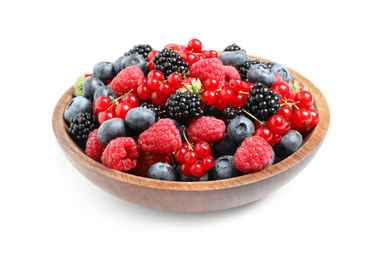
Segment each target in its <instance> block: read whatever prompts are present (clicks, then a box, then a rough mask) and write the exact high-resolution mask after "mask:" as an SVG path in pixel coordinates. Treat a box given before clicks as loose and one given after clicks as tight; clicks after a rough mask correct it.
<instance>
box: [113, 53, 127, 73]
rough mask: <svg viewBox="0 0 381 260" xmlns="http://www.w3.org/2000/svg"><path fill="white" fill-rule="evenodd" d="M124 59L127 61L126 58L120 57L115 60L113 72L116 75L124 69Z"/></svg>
mask: <svg viewBox="0 0 381 260" xmlns="http://www.w3.org/2000/svg"><path fill="white" fill-rule="evenodd" d="M126 59H127V56H121V57H118V58H117V59H116V61H115V62H114V71H115V73H116V74H118V73H119V72H121V71H122V70H124V69H125V68H126V67H125V63H126Z"/></svg>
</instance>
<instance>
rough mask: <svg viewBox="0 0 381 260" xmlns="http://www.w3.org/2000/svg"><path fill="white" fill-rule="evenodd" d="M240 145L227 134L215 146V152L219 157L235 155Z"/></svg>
mask: <svg viewBox="0 0 381 260" xmlns="http://www.w3.org/2000/svg"><path fill="white" fill-rule="evenodd" d="M237 148H238V145H237V144H236V143H234V142H233V141H232V140H231V139H230V137H229V136H228V134H227V133H225V134H224V137H223V138H222V139H221V140H219V141H217V142H215V143H214V144H213V151H214V153H216V154H218V155H234V153H235V151H236V150H237Z"/></svg>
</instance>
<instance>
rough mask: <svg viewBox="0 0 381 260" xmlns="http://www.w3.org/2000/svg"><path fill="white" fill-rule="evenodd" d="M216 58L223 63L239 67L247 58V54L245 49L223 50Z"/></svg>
mask: <svg viewBox="0 0 381 260" xmlns="http://www.w3.org/2000/svg"><path fill="white" fill-rule="evenodd" d="M218 59H219V60H220V61H221V62H222V63H223V64H224V65H230V66H234V67H236V68H239V67H240V66H242V64H244V63H245V62H246V61H248V60H249V56H248V55H247V53H246V51H242V50H240V51H224V52H222V53H221V54H220V55H219V56H218Z"/></svg>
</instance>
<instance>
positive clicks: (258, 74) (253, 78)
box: [246, 64, 275, 88]
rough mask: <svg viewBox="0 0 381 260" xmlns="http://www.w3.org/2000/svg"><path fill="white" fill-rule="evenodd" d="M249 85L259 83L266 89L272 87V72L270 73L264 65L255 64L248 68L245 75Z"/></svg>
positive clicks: (273, 78) (273, 79) (273, 80)
mask: <svg viewBox="0 0 381 260" xmlns="http://www.w3.org/2000/svg"><path fill="white" fill-rule="evenodd" d="M246 77H247V79H248V81H249V82H251V83H257V82H261V83H262V84H263V85H265V86H267V87H269V88H270V87H272V85H274V82H275V76H274V72H272V71H271V70H270V69H269V68H268V67H267V66H266V65H265V64H255V65H253V66H251V67H250V69H249V70H248V71H247V75H246Z"/></svg>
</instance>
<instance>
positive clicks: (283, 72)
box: [271, 64, 294, 82]
mask: <svg viewBox="0 0 381 260" xmlns="http://www.w3.org/2000/svg"><path fill="white" fill-rule="evenodd" d="M271 71H272V72H273V73H274V74H275V75H277V76H278V77H280V78H281V79H283V80H284V81H286V82H287V81H290V80H293V79H294V77H293V76H292V75H291V73H290V71H289V70H288V68H287V67H286V66H284V65H282V64H274V65H273V66H272V67H271Z"/></svg>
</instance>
